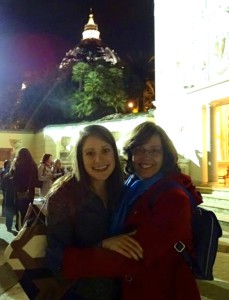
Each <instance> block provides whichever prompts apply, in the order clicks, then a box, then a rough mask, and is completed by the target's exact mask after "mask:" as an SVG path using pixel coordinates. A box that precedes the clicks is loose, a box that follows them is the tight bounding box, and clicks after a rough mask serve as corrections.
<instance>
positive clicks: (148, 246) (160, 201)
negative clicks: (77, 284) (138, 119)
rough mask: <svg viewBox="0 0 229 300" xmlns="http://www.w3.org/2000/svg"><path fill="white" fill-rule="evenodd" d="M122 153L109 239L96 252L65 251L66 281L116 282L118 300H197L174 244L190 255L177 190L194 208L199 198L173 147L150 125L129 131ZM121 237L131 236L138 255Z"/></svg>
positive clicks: (186, 215)
mask: <svg viewBox="0 0 229 300" xmlns="http://www.w3.org/2000/svg"><path fill="white" fill-rule="evenodd" d="M125 153H126V155H127V167H126V170H127V172H128V173H129V174H132V175H131V176H130V178H129V179H128V180H127V183H126V185H127V191H126V193H125V195H124V198H123V201H122V203H121V205H120V207H119V209H118V210H117V212H116V214H115V215H114V217H113V221H112V224H111V233H112V235H113V237H111V238H108V239H105V240H103V241H102V242H101V247H94V248H84V249H79V248H73V247H72V248H66V249H65V250H64V257H63V266H62V271H63V274H64V276H65V278H67V279H77V278H82V277H97V276H107V277H112V278H116V277H117V278H121V279H122V299H123V300H135V299H136V300H139V299H141V300H149V299H150V300H151V299H155V300H184V299H185V300H199V299H200V295H199V291H198V288H197V285H196V281H195V278H194V276H193V274H192V272H191V270H190V269H189V267H188V265H187V264H186V263H185V261H184V259H183V257H182V256H181V255H180V253H178V252H177V251H176V250H175V249H174V245H175V244H176V243H177V242H178V241H182V242H184V243H185V245H186V247H187V248H188V250H189V251H190V252H192V248H193V245H192V229H191V210H192V208H191V203H190V200H189V197H188V195H187V193H186V192H185V191H184V189H183V188H181V187H179V185H181V186H183V187H184V188H186V190H188V191H189V193H191V194H192V197H193V198H195V201H196V205H198V204H200V203H201V202H202V200H201V195H200V194H199V193H198V192H197V191H196V189H195V187H194V186H193V184H192V182H191V179H190V177H189V176H187V175H184V174H182V173H181V172H180V169H179V167H178V165H177V159H178V156H177V151H176V149H175V148H174V146H173V143H172V142H171V140H170V139H169V137H168V136H167V134H166V133H165V132H164V130H163V129H162V128H160V127H159V126H157V125H155V124H154V123H151V122H145V123H142V124H140V125H139V126H137V127H136V128H135V129H134V131H133V133H132V136H131V138H130V139H129V141H128V142H127V143H126V146H125ZM174 182H175V183H177V184H179V185H174V184H173V183H174ZM124 233H130V234H131V235H132V238H134V239H135V240H136V241H137V242H138V243H139V244H140V245H141V247H142V249H143V252H142V253H141V252H140V251H139V249H138V247H137V245H136V247H135V245H134V242H133V241H134V240H133V239H132V238H131V239H128V238H127V236H128V235H127V234H124Z"/></svg>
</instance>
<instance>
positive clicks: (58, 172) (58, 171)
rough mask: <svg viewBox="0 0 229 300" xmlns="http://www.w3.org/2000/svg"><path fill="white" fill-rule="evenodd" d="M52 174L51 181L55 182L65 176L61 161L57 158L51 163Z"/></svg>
mask: <svg viewBox="0 0 229 300" xmlns="http://www.w3.org/2000/svg"><path fill="white" fill-rule="evenodd" d="M52 174H53V176H54V177H53V181H55V180H57V179H58V178H60V177H61V176H63V175H64V174H65V171H64V168H62V165H61V160H60V159H59V158H56V159H55V160H54V162H53V166H52Z"/></svg>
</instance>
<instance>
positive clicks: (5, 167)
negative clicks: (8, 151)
mask: <svg viewBox="0 0 229 300" xmlns="http://www.w3.org/2000/svg"><path fill="white" fill-rule="evenodd" d="M10 165H11V161H10V160H5V161H4V164H3V169H2V171H1V174H0V179H1V190H2V196H3V198H2V217H5V207H6V202H5V192H6V191H5V187H4V184H3V177H4V175H5V174H6V173H8V172H9V169H10Z"/></svg>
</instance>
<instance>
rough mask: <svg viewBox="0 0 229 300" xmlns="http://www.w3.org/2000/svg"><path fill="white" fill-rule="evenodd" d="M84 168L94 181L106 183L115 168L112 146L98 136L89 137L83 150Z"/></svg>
mask: <svg viewBox="0 0 229 300" xmlns="http://www.w3.org/2000/svg"><path fill="white" fill-rule="evenodd" d="M82 155H83V163H84V168H85V170H86V172H87V173H88V175H89V176H90V178H91V180H92V181H105V180H107V179H108V178H109V176H110V175H111V174H112V172H113V171H114V168H115V158H114V151H113V148H112V146H111V145H110V144H109V143H107V142H105V141H104V140H102V139H100V138H99V137H97V136H89V137H88V138H87V139H86V140H85V142H84V145H83V148H82Z"/></svg>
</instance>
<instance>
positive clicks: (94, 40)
mask: <svg viewBox="0 0 229 300" xmlns="http://www.w3.org/2000/svg"><path fill="white" fill-rule="evenodd" d="M99 59H104V60H105V61H106V62H110V63H111V64H113V65H114V64H116V63H117V62H118V61H119V60H120V58H119V57H118V55H117V54H116V53H115V52H114V50H111V49H110V48H109V47H107V46H105V45H104V44H103V43H102V41H101V39H100V32H99V30H98V25H97V24H95V22H94V18H93V14H92V13H90V14H89V20H88V23H87V24H86V25H85V26H84V31H83V33H82V39H81V41H80V43H79V45H78V46H76V47H75V48H74V49H71V50H69V51H68V52H67V53H66V56H65V57H64V59H63V60H62V62H61V64H60V66H59V68H60V69H68V68H69V67H71V66H72V65H73V64H75V63H77V62H86V63H90V62H94V61H96V60H99Z"/></svg>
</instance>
